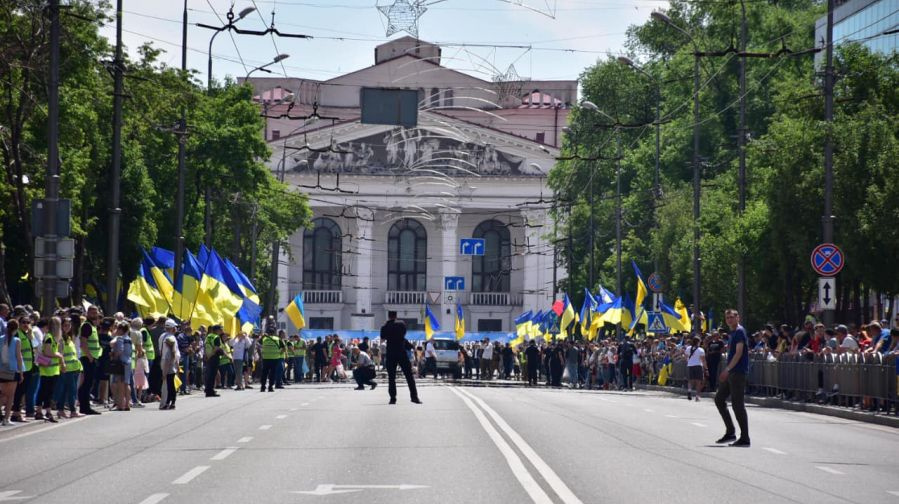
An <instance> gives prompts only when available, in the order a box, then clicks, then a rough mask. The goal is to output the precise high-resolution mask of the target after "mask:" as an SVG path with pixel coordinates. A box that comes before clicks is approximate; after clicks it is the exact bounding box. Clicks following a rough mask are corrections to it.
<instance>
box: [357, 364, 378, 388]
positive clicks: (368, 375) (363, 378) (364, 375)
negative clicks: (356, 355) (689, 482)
mask: <svg viewBox="0 0 899 504" xmlns="http://www.w3.org/2000/svg"><path fill="white" fill-rule="evenodd" d="M374 377H375V368H374V367H360V368H356V369H354V370H353V379H354V380H356V385H358V386H360V387H363V386H365V385H374V384H375V382H374Z"/></svg>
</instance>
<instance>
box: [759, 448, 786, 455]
mask: <svg viewBox="0 0 899 504" xmlns="http://www.w3.org/2000/svg"><path fill="white" fill-rule="evenodd" d="M762 449H763V450H765V451H769V452H771V453H773V454H775V455H786V454H787V452H784V451H780V450H778V449H777V448H768V447H765V448H762Z"/></svg>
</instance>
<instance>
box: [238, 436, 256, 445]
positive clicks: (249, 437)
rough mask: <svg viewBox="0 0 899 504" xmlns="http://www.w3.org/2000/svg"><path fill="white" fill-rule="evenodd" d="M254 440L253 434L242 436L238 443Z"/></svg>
mask: <svg viewBox="0 0 899 504" xmlns="http://www.w3.org/2000/svg"><path fill="white" fill-rule="evenodd" d="M252 440H253V436H247V437H242V438H240V439H238V440H237V442H238V443H249V442H250V441H252Z"/></svg>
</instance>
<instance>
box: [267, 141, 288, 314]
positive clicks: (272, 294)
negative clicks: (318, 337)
mask: <svg viewBox="0 0 899 504" xmlns="http://www.w3.org/2000/svg"><path fill="white" fill-rule="evenodd" d="M286 167H287V139H285V140H284V148H283V150H282V151H281V164H280V167H279V169H278V181H279V182H281V183H282V184H283V183H284V172H285V171H286ZM280 261H281V242H280V240H278V238H277V237H276V238H275V239H274V241H272V268H271V269H272V271H271V285H269V288H268V289H269V290H268V307H267V308H268V310H267V311H268V314H269V316H272V317H275V316H277V315H278V309H277V308H276V307H275V298H276V293H277V292H278V266H279V263H280Z"/></svg>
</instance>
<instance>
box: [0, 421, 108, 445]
mask: <svg viewBox="0 0 899 504" xmlns="http://www.w3.org/2000/svg"><path fill="white" fill-rule="evenodd" d="M88 418H90V416H83V417H81V418H72V419H69V420H66V421H65V423H57V424H53V425H50V426H47V427H44V428H41V429H35V430H32V431H28V432H23V433H21V434H16V435H15V436H10V437H8V438H3V439H0V443H6V442H7V441H12V440H14V439H20V438H23V437H27V436H31V435H33V434H37V433H39V432H47V431H48V430H53V429H58V428H60V427H65V426H66V425H73V424H76V423H78V422H83V421H85V420H87V419H88ZM34 421H35V420H32V422H34Z"/></svg>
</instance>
